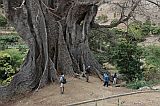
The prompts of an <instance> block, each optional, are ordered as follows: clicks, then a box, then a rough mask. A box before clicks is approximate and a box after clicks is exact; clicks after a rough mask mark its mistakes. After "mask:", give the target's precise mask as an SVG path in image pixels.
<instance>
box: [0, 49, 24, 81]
mask: <svg viewBox="0 0 160 106" xmlns="http://www.w3.org/2000/svg"><path fill="white" fill-rule="evenodd" d="M23 58H24V55H22V54H21V52H19V51H18V50H17V49H8V50H4V51H0V79H1V80H2V83H3V84H4V83H5V82H8V81H10V80H9V79H10V77H12V76H13V75H14V74H15V73H17V72H18V68H19V67H20V65H21V64H22V61H23ZM4 75H5V76H4ZM5 80H6V81H5Z"/></svg>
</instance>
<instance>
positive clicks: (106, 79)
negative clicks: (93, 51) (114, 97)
mask: <svg viewBox="0 0 160 106" xmlns="http://www.w3.org/2000/svg"><path fill="white" fill-rule="evenodd" d="M103 81H104V84H103V86H106V85H107V87H108V85H109V76H108V75H107V73H104V75H103Z"/></svg>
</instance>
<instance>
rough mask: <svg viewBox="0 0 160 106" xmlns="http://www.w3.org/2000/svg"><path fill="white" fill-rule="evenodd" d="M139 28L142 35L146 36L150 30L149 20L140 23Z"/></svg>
mask: <svg viewBox="0 0 160 106" xmlns="http://www.w3.org/2000/svg"><path fill="white" fill-rule="evenodd" d="M141 29H142V35H143V36H144V37H145V36H148V35H149V34H150V32H151V21H150V20H146V22H145V23H143V24H142V26H141Z"/></svg>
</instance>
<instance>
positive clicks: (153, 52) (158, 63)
mask: <svg viewBox="0 0 160 106" xmlns="http://www.w3.org/2000/svg"><path fill="white" fill-rule="evenodd" d="M143 56H144V58H145V60H146V63H147V64H152V65H154V66H155V67H157V68H159V69H160V47H159V46H148V47H145V48H144V54H143Z"/></svg>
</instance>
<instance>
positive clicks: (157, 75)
mask: <svg viewBox="0 0 160 106" xmlns="http://www.w3.org/2000/svg"><path fill="white" fill-rule="evenodd" d="M143 70H144V71H143V75H144V80H146V81H150V80H158V79H159V80H160V71H159V70H158V69H157V67H155V66H154V65H151V64H150V65H148V64H146V65H145V66H144V67H143Z"/></svg>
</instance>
